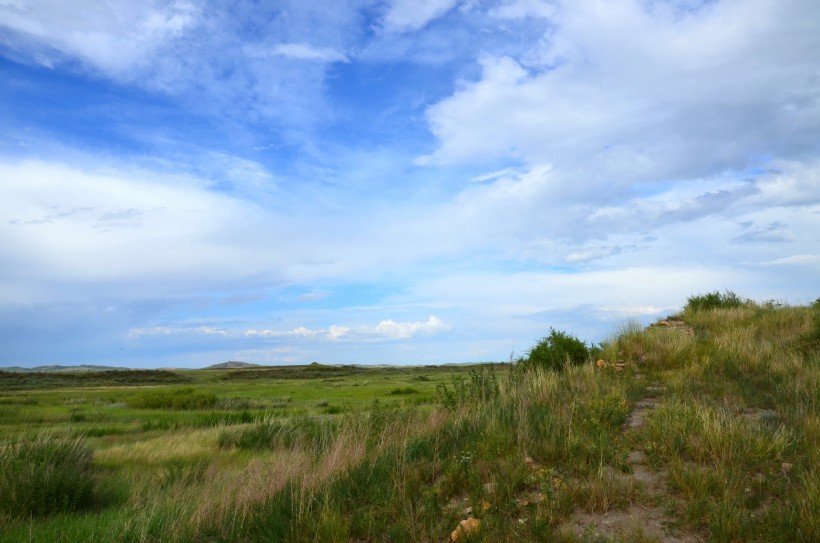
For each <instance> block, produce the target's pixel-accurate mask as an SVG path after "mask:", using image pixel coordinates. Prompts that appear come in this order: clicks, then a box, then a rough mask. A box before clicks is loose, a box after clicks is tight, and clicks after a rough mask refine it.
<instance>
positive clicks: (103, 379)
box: [0, 370, 192, 390]
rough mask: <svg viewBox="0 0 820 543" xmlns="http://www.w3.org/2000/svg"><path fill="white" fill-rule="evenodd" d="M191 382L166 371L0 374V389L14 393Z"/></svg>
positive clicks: (0, 372) (3, 372)
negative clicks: (31, 389)
mask: <svg viewBox="0 0 820 543" xmlns="http://www.w3.org/2000/svg"><path fill="white" fill-rule="evenodd" d="M191 381H192V379H191V378H190V377H186V376H185V375H180V374H178V373H174V372H172V371H167V370H123V371H89V372H77V373H73V372H59V373H51V372H42V373H40V372H26V373H17V372H8V371H0V389H1V390H14V389H27V388H53V387H84V386H87V387H92V386H128V385H151V384H158V383H190V382H191Z"/></svg>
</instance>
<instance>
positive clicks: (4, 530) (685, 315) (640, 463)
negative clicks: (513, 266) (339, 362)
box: [0, 293, 820, 542]
mask: <svg viewBox="0 0 820 543" xmlns="http://www.w3.org/2000/svg"><path fill="white" fill-rule="evenodd" d="M729 294H730V293H726V294H719V293H713V294H709V295H702V296H694V297H692V298H690V300H689V302H688V304H687V306H686V308H685V309H684V310H683V311H682V312H681V313H680V314H678V315H674V316H671V317H670V318H668V319H666V320H663V321H661V322H659V323H657V324H656V325H653V326H650V327H648V328H643V327H641V326H639V325H637V324H634V323H630V324H625V325H624V326H623V327H622V328H621V329H620V330H618V331H616V332H614V333H613V334H612V337H611V338H610V339H608V340H607V341H605V342H604V343H603V344H601V345H598V346H595V347H594V348H592V349H586V351H585V354H584V356H581V354H579V352H580V351H579V350H578V347H579V346H578V342H577V340H575V338H573V337H572V336H571V335H567V334H563V333H561V332H556V331H554V330H553V331H551V332H550V335H549V336H547V337H545V339H544V341H542V342H541V343H539V345H537V346H535V347H534V348H533V349H532V351H531V352H529V353H527V355H525V356H524V357H522V358H520V359H519V360H513V361H510V362H508V363H505V364H486V365H475V366H437V367H409V368H395V367H379V368H365V367H359V366H322V365H318V364H313V365H308V366H299V367H287V368H285V367H283V368H261V369H238V370H190V371H173V372H171V371H166V372H135V373H134V374H133V375H130V376H129V375H127V373H128V372H105V373H100V374H96V373H88V374H84V375H79V376H72V377H63V376H54V375H49V374H36V375H34V374H14V375H13V374H9V373H2V374H0V541H129V542H130V541H134V542H136V541H295V542H301V541H328V542H333V541H418V542H433V541H448V540H451V539H452V540H457V541H510V542H512V541H596V542H597V541H646V542H648V541H662V542H666V541H686V542H688V541H693V542H695V541H727V542H728V541H760V542H777V541H782V542H787V541H788V542H791V541H805V542H809V541H818V540H820V520H818V519H820V409H818V407H820V303H816V304H814V306H811V307H788V306H784V305H781V304H778V303H774V302H768V303H755V302H751V301H748V300H743V299H741V298H739V297H736V296H734V295H731V296H730V295H729ZM565 348H566V349H567V350H562V349H565ZM555 353H558V354H560V355H561V356H560V357H558V358H556V357H555V356H552V355H554V354H555ZM460 523H461V526H463V528H461V529H457V527H458V526H459V525H460Z"/></svg>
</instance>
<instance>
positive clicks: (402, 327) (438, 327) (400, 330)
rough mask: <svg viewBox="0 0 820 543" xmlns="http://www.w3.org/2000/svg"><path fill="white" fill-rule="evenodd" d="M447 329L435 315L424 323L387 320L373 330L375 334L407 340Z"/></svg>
mask: <svg viewBox="0 0 820 543" xmlns="http://www.w3.org/2000/svg"><path fill="white" fill-rule="evenodd" d="M446 329H447V326H446V325H445V324H444V322H442V320H441V319H439V318H438V317H436V316H435V315H431V316H430V317H429V318H428V319H427V320H426V321H424V322H421V321H416V322H396V321H394V320H392V319H387V320H384V321H381V322H380V323H379V324H377V325H376V327H375V328H373V332H375V333H376V334H379V335H384V336H387V337H391V338H395V339H407V338H411V337H413V336H415V335H416V334H419V333H425V334H430V333H435V332H439V331H442V330H446Z"/></svg>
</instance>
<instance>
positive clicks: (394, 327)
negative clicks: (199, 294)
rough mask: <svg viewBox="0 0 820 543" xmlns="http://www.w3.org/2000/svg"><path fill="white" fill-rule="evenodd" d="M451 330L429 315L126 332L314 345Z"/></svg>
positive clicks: (145, 328)
mask: <svg viewBox="0 0 820 543" xmlns="http://www.w3.org/2000/svg"><path fill="white" fill-rule="evenodd" d="M449 328H450V327H449V326H448V325H447V324H445V323H444V321H442V320H441V319H440V318H438V317H436V316H435V315H431V316H430V317H429V318H428V319H427V320H426V321H399V322H397V321H394V320H393V319H385V320H382V321H380V322H379V323H378V324H377V325H375V326H370V325H355V326H343V325H340V324H331V325H330V326H328V327H327V328H307V327H305V326H299V327H297V328H293V329H291V330H274V329H261V330H258V329H255V328H249V329H247V330H244V331H242V330H228V329H225V328H221V327H214V326H148V327H139V328H132V329H131V330H129V332H128V336H129V338H131V339H138V338H142V337H146V336H176V335H192V334H193V335H208V336H220V337H222V338H225V339H233V340H237V339H241V338H246V339H277V340H287V339H300V340H308V341H310V340H316V341H338V340H341V339H345V340H350V341H371V340H403V339H411V338H413V337H415V336H418V335H431V334H435V333H438V332H442V331H445V330H448V329H449Z"/></svg>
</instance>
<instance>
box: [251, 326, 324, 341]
mask: <svg viewBox="0 0 820 543" xmlns="http://www.w3.org/2000/svg"><path fill="white" fill-rule="evenodd" d="M321 333H322V330H311V329H309V328H305V327H304V326H300V327H298V328H294V329H293V330H254V329H249V330H246V331H245V333H244V335H245V336H246V337H264V338H287V337H296V338H313V337H316V336H318V335H319V334H321Z"/></svg>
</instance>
